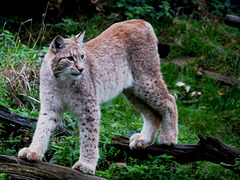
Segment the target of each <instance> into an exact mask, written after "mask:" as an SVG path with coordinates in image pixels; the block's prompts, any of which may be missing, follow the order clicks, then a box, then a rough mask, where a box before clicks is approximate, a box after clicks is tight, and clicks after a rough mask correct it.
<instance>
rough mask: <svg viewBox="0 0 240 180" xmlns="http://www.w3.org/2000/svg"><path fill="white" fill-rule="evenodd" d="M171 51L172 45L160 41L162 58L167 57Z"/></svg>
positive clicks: (159, 50) (159, 46)
mask: <svg viewBox="0 0 240 180" xmlns="http://www.w3.org/2000/svg"><path fill="white" fill-rule="evenodd" d="M170 51H171V46H170V45H168V44H163V43H160V42H159V43H158V53H159V55H160V58H165V57H167V56H168V54H169V53H170Z"/></svg>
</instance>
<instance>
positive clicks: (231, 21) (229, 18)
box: [224, 14, 240, 28]
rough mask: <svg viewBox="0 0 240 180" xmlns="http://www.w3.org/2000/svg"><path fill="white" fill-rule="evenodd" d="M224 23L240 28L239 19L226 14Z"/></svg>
mask: <svg viewBox="0 0 240 180" xmlns="http://www.w3.org/2000/svg"><path fill="white" fill-rule="evenodd" d="M224 23H225V24H226V25H228V26H232V27H237V28H240V17H238V16H234V15H230V14H227V15H226V16H225V18H224Z"/></svg>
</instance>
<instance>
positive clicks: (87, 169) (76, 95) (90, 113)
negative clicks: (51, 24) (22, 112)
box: [18, 20, 178, 174]
mask: <svg viewBox="0 0 240 180" xmlns="http://www.w3.org/2000/svg"><path fill="white" fill-rule="evenodd" d="M84 34H85V30H84V31H82V32H81V33H80V34H79V35H77V36H74V37H72V38H68V39H64V38H62V37H61V36H59V35H58V36H56V37H55V39H54V40H53V41H52V43H51V44H50V47H49V50H48V51H47V53H46V55H45V57H44V59H43V62H42V65H41V69H40V102H41V108H40V113H39V120H38V123H37V127H36V130H35V133H34V136H33V140H32V143H31V145H30V146H29V147H28V148H26V147H25V148H23V149H21V150H20V151H19V154H18V156H19V157H20V158H23V159H27V160H30V161H38V160H41V158H42V157H43V155H44V152H45V151H46V148H47V145H48V141H49V138H50V135H51V133H52V132H53V131H54V129H55V128H56V125H57V123H58V121H59V120H60V119H61V117H62V115H63V113H64V112H65V111H66V110H69V111H70V112H71V113H72V114H74V115H75V116H76V117H77V119H78V125H79V131H80V139H81V147H80V157H79V160H78V161H77V162H76V163H75V165H74V166H73V168H74V169H77V170H80V171H81V172H83V173H88V174H94V173H95V169H96V164H97V160H98V156H99V155H98V141H99V131H100V129H99V125H100V115H101V114H100V107H99V106H100V104H101V103H103V102H106V101H108V100H110V99H112V98H114V97H116V96H117V95H118V94H119V93H121V92H122V93H123V94H124V96H125V97H126V99H128V100H129V101H130V102H131V103H132V104H133V106H135V108H136V109H137V110H138V111H139V112H140V113H141V115H142V117H143V120H144V124H143V128H142V130H141V132H140V133H137V134H134V135H132V136H131V138H130V144H129V146H130V148H131V149H133V150H134V149H139V148H146V147H147V146H149V145H151V144H152V143H153V141H154V140H155V138H156V136H157V134H158V131H159V129H160V125H161V127H162V130H161V134H160V136H159V137H158V143H159V144H167V145H170V144H176V143H177V135H178V114H177V106H176V103H175V99H174V97H173V96H172V95H170V94H169V93H168V90H167V87H166V85H165V83H164V81H163V79H162V74H161V72H160V60H159V59H160V58H159V54H158V40H157V37H156V35H155V33H154V30H153V28H152V26H151V25H150V24H149V23H148V22H146V21H143V20H129V21H124V22H120V23H116V24H114V25H112V26H111V27H110V28H108V29H107V30H105V31H104V32H103V33H102V34H100V35H99V36H98V37H96V38H94V39H92V40H90V41H89V42H87V43H83V38H84ZM159 50H160V49H159ZM160 51H161V50H160Z"/></svg>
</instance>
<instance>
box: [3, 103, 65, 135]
mask: <svg viewBox="0 0 240 180" xmlns="http://www.w3.org/2000/svg"><path fill="white" fill-rule="evenodd" d="M0 123H1V124H2V125H3V126H4V128H5V129H4V130H5V131H7V132H8V131H10V132H14V131H17V130H18V129H20V128H27V129H32V128H33V127H35V126H36V123H37V119H35V118H28V117H24V116H21V115H19V114H17V113H14V112H12V111H10V110H9V109H8V108H7V107H5V106H3V105H1V104H0ZM56 132H57V133H56V134H55V135H56V136H69V135H70V133H69V132H68V131H67V130H66V129H65V128H64V127H63V126H62V125H61V124H58V126H57V129H56Z"/></svg>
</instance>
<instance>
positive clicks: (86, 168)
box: [72, 160, 96, 175]
mask: <svg viewBox="0 0 240 180" xmlns="http://www.w3.org/2000/svg"><path fill="white" fill-rule="evenodd" d="M72 168H73V169H77V170H79V171H81V172H83V173H85V174H91V175H94V174H95V169H96V167H95V166H94V165H91V164H87V163H84V162H82V161H80V160H79V161H77V162H76V163H75V164H74V165H73V167H72Z"/></svg>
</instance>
